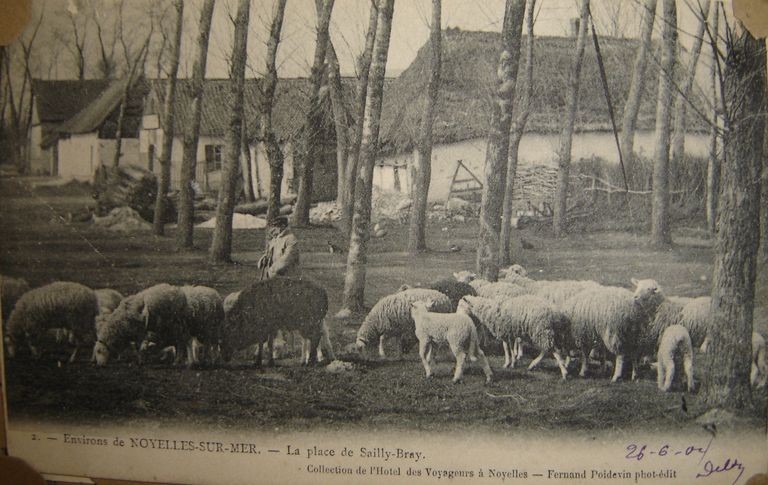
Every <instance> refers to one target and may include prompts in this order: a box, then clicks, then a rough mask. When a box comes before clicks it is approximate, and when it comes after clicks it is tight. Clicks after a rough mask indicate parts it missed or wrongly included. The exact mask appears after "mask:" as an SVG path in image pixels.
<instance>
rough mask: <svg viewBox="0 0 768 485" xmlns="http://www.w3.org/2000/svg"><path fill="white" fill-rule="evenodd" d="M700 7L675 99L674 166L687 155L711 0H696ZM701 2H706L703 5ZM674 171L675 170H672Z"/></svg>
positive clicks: (671, 156) (672, 153) (671, 161)
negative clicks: (688, 126) (693, 94)
mask: <svg viewBox="0 0 768 485" xmlns="http://www.w3.org/2000/svg"><path fill="white" fill-rule="evenodd" d="M695 2H696V6H697V7H698V8H697V9H696V10H695V11H694V14H695V15H696V16H697V17H699V24H698V26H697V27H696V33H695V37H694V38H693V45H692V46H691V53H690V58H689V59H688V70H687V71H686V73H685V79H683V84H682V86H681V87H680V88H679V91H678V93H677V99H676V100H675V117H674V120H675V125H674V130H673V135H672V142H671V143H672V144H671V148H670V155H669V156H670V163H671V164H672V166H673V167H674V166H675V165H677V164H679V163H681V162H682V161H683V158H684V156H685V129H686V124H687V123H686V119H685V117H686V111H687V109H686V108H687V107H688V103H690V102H691V100H690V98H691V90H692V88H693V82H694V80H695V78H696V66H697V65H698V62H699V55H700V54H701V44H702V43H703V42H704V30H706V27H707V18H708V17H709V0H695ZM701 2H704V4H703V5H702V3H701ZM672 173H674V170H672Z"/></svg>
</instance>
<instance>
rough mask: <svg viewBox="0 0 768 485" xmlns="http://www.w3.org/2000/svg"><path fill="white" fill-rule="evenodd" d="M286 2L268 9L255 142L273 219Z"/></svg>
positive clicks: (279, 178)
mask: <svg viewBox="0 0 768 485" xmlns="http://www.w3.org/2000/svg"><path fill="white" fill-rule="evenodd" d="M286 1H287V0H278V1H277V2H275V6H274V9H273V10H272V26H271V27H270V29H269V42H268V43H267V72H266V74H265V75H264V80H263V84H262V86H263V87H262V96H261V108H260V109H261V123H260V127H259V140H260V141H261V143H263V144H264V147H265V149H266V150H265V151H266V152H267V160H269V204H268V205H267V219H274V218H275V217H277V215H278V214H279V212H280V192H281V190H282V184H283V160H284V158H283V150H282V149H281V148H280V144H279V143H278V141H277V135H275V131H274V128H273V127H272V107H273V105H274V102H275V90H276V89H277V48H278V46H279V45H280V33H281V32H282V30H283V18H284V17H285V4H286Z"/></svg>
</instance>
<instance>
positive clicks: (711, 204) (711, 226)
mask: <svg viewBox="0 0 768 485" xmlns="http://www.w3.org/2000/svg"><path fill="white" fill-rule="evenodd" d="M712 3H714V4H715V5H714V11H713V13H712V16H711V18H710V22H711V25H710V33H711V35H712V38H711V39H710V41H711V42H713V43H712V45H711V47H712V59H710V62H711V65H710V67H709V80H710V86H709V88H710V93H711V95H712V126H711V127H710V133H709V160H708V161H707V202H706V204H707V229H708V230H709V234H710V235H712V236H714V235H715V229H716V228H715V220H716V214H717V192H718V188H719V185H720V156H719V155H718V153H717V138H718V133H719V130H720V126H719V119H720V117H719V114H718V112H719V111H718V106H720V98H719V96H718V91H717V39H718V30H719V28H718V27H719V16H720V3H719V2H718V1H717V0H712Z"/></svg>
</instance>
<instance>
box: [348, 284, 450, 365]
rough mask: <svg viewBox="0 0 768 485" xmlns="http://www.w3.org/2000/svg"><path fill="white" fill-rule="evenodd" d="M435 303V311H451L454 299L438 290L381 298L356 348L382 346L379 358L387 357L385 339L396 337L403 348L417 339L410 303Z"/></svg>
mask: <svg viewBox="0 0 768 485" xmlns="http://www.w3.org/2000/svg"><path fill="white" fill-rule="evenodd" d="M425 300H432V301H433V307H432V309H433V310H434V311H435V312H441V313H449V312H451V311H452V306H451V300H450V298H448V297H447V296H445V295H444V294H442V293H440V292H439V291H437V290H428V289H424V288H411V289H407V290H404V291H399V292H397V293H394V294H392V295H389V296H385V297H384V298H382V299H380V300H379V301H378V302H376V304H375V305H374V306H373V308H371V311H370V312H368V315H366V317H365V320H363V323H362V325H360V328H359V329H358V331H357V339H356V345H357V348H358V349H364V348H365V347H366V346H368V345H369V344H373V343H378V344H379V355H380V356H381V357H385V356H386V354H385V352H384V340H385V339H386V338H390V337H397V338H398V339H399V340H400V348H401V350H404V347H405V346H406V345H407V344H408V343H409V342H408V341H409V340H411V341H412V340H413V339H415V324H414V322H413V318H412V317H411V303H413V302H414V301H425Z"/></svg>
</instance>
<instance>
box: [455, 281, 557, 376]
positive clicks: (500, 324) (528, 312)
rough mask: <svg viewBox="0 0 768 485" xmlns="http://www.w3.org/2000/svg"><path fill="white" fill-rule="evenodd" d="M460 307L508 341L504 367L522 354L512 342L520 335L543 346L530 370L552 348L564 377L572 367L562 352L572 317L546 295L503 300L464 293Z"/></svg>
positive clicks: (505, 348)
mask: <svg viewBox="0 0 768 485" xmlns="http://www.w3.org/2000/svg"><path fill="white" fill-rule="evenodd" d="M459 311H460V312H464V313H466V314H467V315H469V316H472V317H474V318H476V319H477V320H478V321H479V323H481V324H482V325H484V326H485V327H487V328H488V329H489V330H490V332H491V333H492V334H493V336H494V337H496V338H498V339H500V340H501V341H502V344H503V345H504V358H505V359H504V367H514V365H515V362H516V360H517V359H518V358H519V357H520V356H519V355H518V354H517V353H516V352H515V351H514V349H512V350H510V346H511V345H513V344H514V342H515V341H516V340H517V339H521V340H523V341H527V342H529V343H531V344H532V345H533V346H534V347H536V348H537V349H538V350H539V352H540V353H539V355H538V356H537V357H536V358H535V359H534V360H533V361H531V363H530V364H529V366H528V370H533V369H535V368H536V366H537V365H538V364H539V363H540V362H541V360H542V359H543V358H544V356H545V355H546V354H547V353H549V352H552V354H553V356H554V357H555V360H556V361H557V365H558V367H560V374H561V375H562V377H563V379H566V378H567V376H568V369H567V367H566V364H565V361H564V360H563V358H562V356H561V352H563V351H564V350H567V347H568V346H569V340H570V330H569V325H568V320H567V319H566V318H565V316H564V315H563V314H562V313H560V312H558V311H556V310H555V309H554V308H553V307H552V305H550V304H549V303H548V302H547V301H545V300H544V299H542V298H539V297H536V296H532V295H522V296H518V297H515V298H510V299H506V300H503V301H500V300H493V299H489V298H482V297H479V296H478V297H471V296H470V297H464V298H463V299H462V301H461V303H459Z"/></svg>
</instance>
